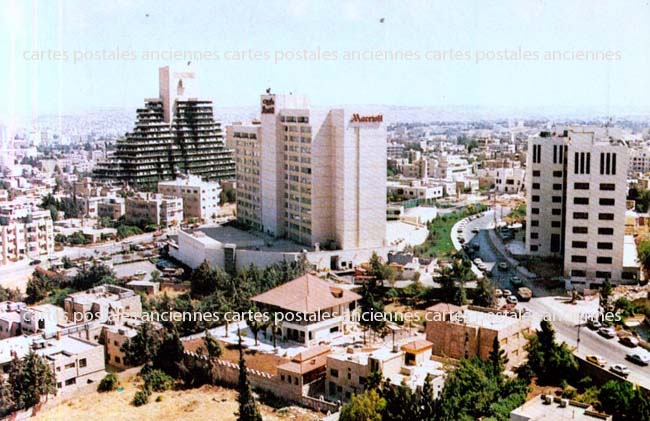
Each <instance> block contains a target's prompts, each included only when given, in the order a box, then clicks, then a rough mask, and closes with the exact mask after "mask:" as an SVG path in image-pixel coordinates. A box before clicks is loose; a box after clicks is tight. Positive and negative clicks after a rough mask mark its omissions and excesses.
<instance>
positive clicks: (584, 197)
mask: <svg viewBox="0 0 650 421" xmlns="http://www.w3.org/2000/svg"><path fill="white" fill-rule="evenodd" d="M529 151H530V153H529V160H528V168H527V175H526V177H527V180H528V185H527V199H528V206H527V221H528V229H527V231H526V248H527V251H528V253H529V254H531V255H533V256H559V257H563V260H564V270H563V272H564V276H565V277H569V278H571V281H572V282H573V283H574V284H578V285H585V286H588V285H589V284H590V283H592V282H595V283H600V282H602V281H603V280H604V279H606V278H607V279H610V280H611V281H612V282H625V281H635V280H636V277H637V275H638V270H637V271H634V272H629V271H623V254H624V247H623V245H624V233H625V198H626V176H627V168H628V149H627V146H626V145H625V144H624V143H622V142H620V141H617V140H614V139H613V138H609V137H604V136H602V135H600V134H597V133H596V132H594V131H587V130H585V129H571V130H564V131H563V132H562V133H559V134H556V133H553V134H551V133H549V132H543V133H542V134H541V135H540V136H538V137H533V138H531V139H530V140H529Z"/></svg>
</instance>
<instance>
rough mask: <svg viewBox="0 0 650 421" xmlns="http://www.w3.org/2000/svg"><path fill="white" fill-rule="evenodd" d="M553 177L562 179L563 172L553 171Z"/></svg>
mask: <svg viewBox="0 0 650 421" xmlns="http://www.w3.org/2000/svg"><path fill="white" fill-rule="evenodd" d="M553 177H562V171H553Z"/></svg>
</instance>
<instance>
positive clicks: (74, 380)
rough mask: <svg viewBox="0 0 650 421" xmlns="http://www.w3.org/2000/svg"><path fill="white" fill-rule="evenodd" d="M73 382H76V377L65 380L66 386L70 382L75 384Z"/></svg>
mask: <svg viewBox="0 0 650 421" xmlns="http://www.w3.org/2000/svg"><path fill="white" fill-rule="evenodd" d="M75 383H77V379H75V378H74V377H73V378H71V379H68V380H66V381H65V385H66V386H70V385H71V384H75Z"/></svg>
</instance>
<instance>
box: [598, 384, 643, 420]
mask: <svg viewBox="0 0 650 421" xmlns="http://www.w3.org/2000/svg"><path fill="white" fill-rule="evenodd" d="M634 396H635V392H634V386H632V383H630V382H621V381H618V380H610V381H608V382H607V383H605V384H604V385H603V387H602V388H601V389H600V393H599V394H598V400H599V401H600V405H601V408H602V409H603V410H604V411H605V412H607V413H608V414H612V415H613V416H614V419H615V420H625V419H637V418H627V417H628V416H629V415H631V414H630V408H631V406H632V403H633V401H634ZM638 419H641V418H638Z"/></svg>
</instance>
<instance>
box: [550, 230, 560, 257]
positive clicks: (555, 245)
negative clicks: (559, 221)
mask: <svg viewBox="0 0 650 421" xmlns="http://www.w3.org/2000/svg"><path fill="white" fill-rule="evenodd" d="M561 248H562V242H561V241H560V234H551V253H559V251H560V249H561Z"/></svg>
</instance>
